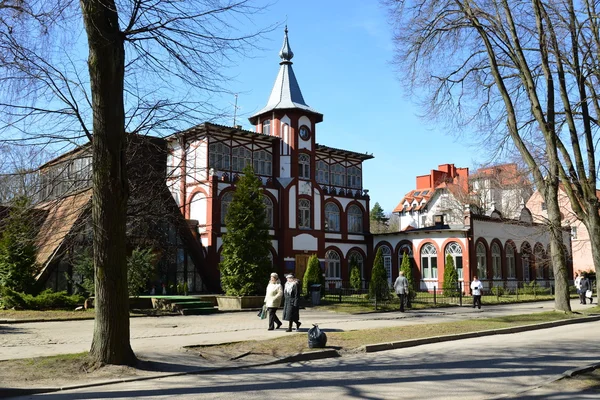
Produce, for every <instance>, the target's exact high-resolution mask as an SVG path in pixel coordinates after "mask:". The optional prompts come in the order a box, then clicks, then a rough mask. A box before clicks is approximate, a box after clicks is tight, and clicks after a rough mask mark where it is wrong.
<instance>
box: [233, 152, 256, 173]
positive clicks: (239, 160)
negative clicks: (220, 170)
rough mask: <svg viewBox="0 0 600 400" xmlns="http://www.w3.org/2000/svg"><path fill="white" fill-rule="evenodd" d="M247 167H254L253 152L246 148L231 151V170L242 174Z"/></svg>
mask: <svg viewBox="0 0 600 400" xmlns="http://www.w3.org/2000/svg"><path fill="white" fill-rule="evenodd" d="M247 165H252V152H251V151H250V149H248V148H246V147H244V146H237V147H234V148H233V149H231V170H232V171H236V172H242V171H243V169H244V168H245V167H246V166H247Z"/></svg>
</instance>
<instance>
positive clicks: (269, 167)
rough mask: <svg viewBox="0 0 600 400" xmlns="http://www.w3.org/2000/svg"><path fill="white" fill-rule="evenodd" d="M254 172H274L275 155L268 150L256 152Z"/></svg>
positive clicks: (263, 173)
mask: <svg viewBox="0 0 600 400" xmlns="http://www.w3.org/2000/svg"><path fill="white" fill-rule="evenodd" d="M254 173H255V174H257V175H272V174H273V156H272V155H271V153H269V152H268V151H266V150H258V151H255V152H254Z"/></svg>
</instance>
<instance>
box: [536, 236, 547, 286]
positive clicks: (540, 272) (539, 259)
mask: <svg viewBox="0 0 600 400" xmlns="http://www.w3.org/2000/svg"><path fill="white" fill-rule="evenodd" d="M534 255H535V278H536V279H544V268H545V266H546V265H545V264H546V260H545V258H546V257H545V254H544V248H543V247H542V245H540V244H539V243H538V244H536V245H535V251H534Z"/></svg>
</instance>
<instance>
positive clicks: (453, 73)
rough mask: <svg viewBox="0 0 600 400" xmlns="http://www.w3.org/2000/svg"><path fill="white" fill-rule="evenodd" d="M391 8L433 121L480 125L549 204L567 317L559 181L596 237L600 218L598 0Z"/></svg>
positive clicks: (418, 1) (396, 0)
mask: <svg viewBox="0 0 600 400" xmlns="http://www.w3.org/2000/svg"><path fill="white" fill-rule="evenodd" d="M387 3H388V5H389V6H390V7H391V10H392V16H393V19H394V22H395V23H397V30H396V37H395V40H396V44H397V50H398V58H397V61H398V63H399V64H400V65H402V66H404V67H406V69H405V71H408V75H409V76H408V77H407V81H408V82H409V84H410V85H412V88H413V89H416V88H425V89H427V90H426V92H427V93H428V96H427V98H426V99H425V103H426V104H427V105H428V106H429V107H428V111H429V112H430V113H431V115H435V116H438V117H442V116H444V117H446V118H448V117H449V119H450V120H451V121H452V122H453V123H456V124H458V125H459V126H465V125H466V124H470V125H471V126H473V125H474V124H475V123H476V124H479V125H478V126H479V130H480V131H481V132H485V133H487V134H488V140H489V141H491V142H494V143H497V144H498V143H500V144H501V145H505V146H512V147H514V148H516V149H517V150H518V151H519V153H520V155H521V157H522V158H523V160H524V162H525V164H526V165H527V167H528V168H529V170H530V172H531V174H532V177H533V180H534V182H535V185H536V187H537V189H538V190H539V191H540V193H541V194H542V196H543V198H544V200H545V202H546V205H547V210H548V228H549V231H550V236H551V252H552V263H553V268H554V275H555V279H556V289H557V292H556V302H555V304H556V308H557V309H559V310H564V311H569V310H570V305H569V296H568V290H567V289H568V287H567V269H566V261H565V260H566V254H565V252H564V249H563V246H562V229H561V216H560V209H559V203H558V185H559V182H560V181H562V182H563V183H564V184H565V188H566V190H567V192H568V193H569V196H570V197H571V201H572V202H573V203H574V204H575V207H578V206H581V207H580V208H581V210H580V212H579V213H578V216H579V217H581V218H583V221H585V220H587V221H588V223H587V225H589V226H588V228H589V229H590V236H594V233H593V232H594V229H596V228H595V227H594V226H595V224H596V221H598V220H599V219H600V217H599V216H598V200H597V198H596V191H595V186H596V160H595V154H594V153H595V148H594V145H595V143H594V133H595V132H596V130H597V125H596V117H595V116H592V115H597V111H598V110H600V108H599V107H597V106H596V104H597V97H596V93H595V89H594V88H595V87H597V84H596V83H597V79H598V74H597V68H596V66H597V65H598V43H600V41H597V40H596V38H597V37H598V35H597V32H598V30H597V22H598V17H597V14H596V9H595V7H596V5H595V3H593V4H592V3H590V2H589V1H583V2H576V3H575V2H573V1H569V0H552V1H541V0H533V1H524V0H515V1H512V0H511V1H508V0H444V1H432V0H414V1H409V0H392V1H388V2H387ZM582 141H583V142H585V149H582V148H581V143H580V142H582ZM585 212H587V214H585ZM595 236H598V235H595ZM594 247H596V250H595V253H597V252H598V247H597V246H594ZM596 258H597V256H596V255H595V256H594V259H596ZM596 265H597V267H596V268H598V264H596Z"/></svg>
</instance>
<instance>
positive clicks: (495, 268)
mask: <svg viewBox="0 0 600 400" xmlns="http://www.w3.org/2000/svg"><path fill="white" fill-rule="evenodd" d="M492 275H493V278H494V279H502V255H501V254H500V246H498V243H492Z"/></svg>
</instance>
